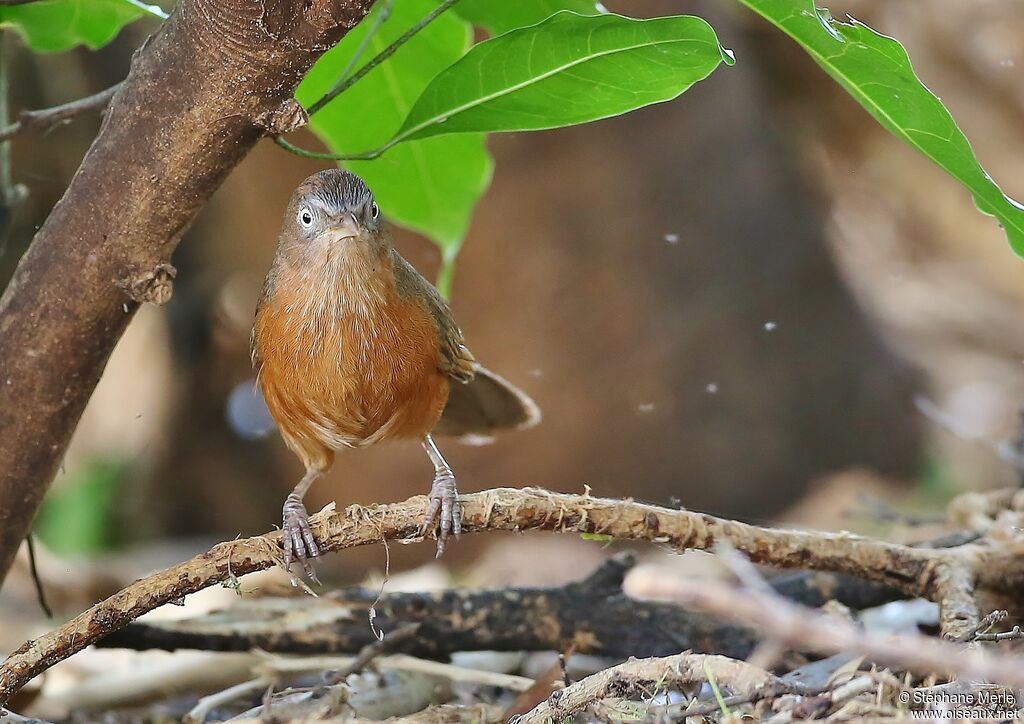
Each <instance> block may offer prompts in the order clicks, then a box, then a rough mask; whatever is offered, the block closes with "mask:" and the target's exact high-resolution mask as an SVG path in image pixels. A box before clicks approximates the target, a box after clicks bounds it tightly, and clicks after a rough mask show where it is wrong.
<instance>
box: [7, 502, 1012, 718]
mask: <svg viewBox="0 0 1024 724" xmlns="http://www.w3.org/2000/svg"><path fill="white" fill-rule="evenodd" d="M460 500H461V502H462V505H463V531H464V532H466V533H475V532H482V531H486V530H530V529H535V530H550V531H567V532H574V533H576V532H578V533H601V534H605V535H609V536H611V537H612V538H615V539H621V540H646V541H652V542H657V543H660V544H667V545H670V546H673V547H675V548H677V549H679V550H686V549H690V548H694V549H700V550H713V549H714V548H715V547H716V545H717V544H718V542H719V541H727V542H728V543H730V544H731V545H732V547H733V548H735V549H736V550H738V551H740V552H742V553H744V554H746V555H747V556H749V557H750V558H751V560H753V561H755V562H758V563H766V564H769V565H774V566H779V567H784V568H819V569H826V570H835V571H839V572H844V573H850V574H853V575H856V576H860V577H863V578H866V579H869V580H873V581H876V582H879V583H884V584H887V585H891V586H893V587H895V588H898V589H900V590H901V591H903V592H904V593H907V594H910V595H923V596H927V597H930V598H932V599H933V600H934V599H935V598H937V597H939V596H941V597H948V596H949V595H950V587H949V585H948V584H947V583H945V582H944V583H941V584H940V583H939V582H938V581H937V580H936V579H937V577H938V578H942V576H940V575H939V574H941V573H942V572H943V571H947V570H950V569H953V568H956V567H957V566H966V565H973V566H978V567H981V568H984V569H985V572H986V574H987V575H986V576H985V577H986V578H988V579H989V582H990V584H991V585H992V586H998V587H1002V586H1014V585H1016V582H1019V581H1020V580H1021V576H1022V568H1024V559H1022V557H1021V556H1020V555H1018V554H1017V552H1016V551H1015V546H1014V545H1011V544H1009V543H1008V542H1007V541H1000V542H999V545H989V544H983V543H978V544H967V545H963V546H960V547H958V548H951V549H942V550H934V549H919V548H910V547H907V546H902V545H898V544H893V543H885V542H882V541H876V540H871V539H869V538H862V537H860V536H855V535H851V534H848V533H838V534H834V533H822V532H812V531H800V530H774V529H770V528H760V527H757V526H752V525H746V524H744V523H736V522H733V521H729V520H722V519H720V518H715V517H714V516H710V515H706V514H703V513H694V512H691V511H687V510H671V509H668V508H660V507H657V506H653V505H644V504H641V503H635V502H633V501H630V500H625V501H623V500H609V499H605V498H593V497H591V496H589V495H566V494H558V493H551V492H548V491H546V490H541V489H538V488H527V489H523V490H518V489H513V488H498V489H494V490H486V491H483V492H480V493H473V494H471V495H464V496H462V497H461V498H460ZM426 504H427V501H426V498H425V497H423V496H415V497H413V498H410V499H409V500H406V501H405V502H402V503H395V504H392V505H377V506H372V507H369V508H364V507H362V506H350V507H349V508H347V509H345V510H344V511H342V512H340V513H339V512H336V511H335V510H334V509H333V506H328V508H326V509H324V510H322V511H320V512H319V513H317V514H316V515H315V516H313V517H312V518H311V520H310V524H311V526H312V528H313V533H314V534H315V535H316V538H317V541H319V542H320V544H321V545H320V548H321V550H322V551H324V552H327V551H336V550H341V549H344V548H351V547H354V546H360V545H367V544H369V543H376V542H379V541H380V540H381V539H398V540H415V539H417V538H418V537H419V526H420V521H421V520H422V517H423V513H424V511H425V509H426ZM280 541H281V536H280V533H277V532H275V533H269V534H267V535H265V536H257V537H254V538H246V539H242V540H237V541H231V542H227V543H220V544H218V545H216V546H214V547H213V548H212V549H210V550H209V551H208V552H206V553H204V554H202V555H199V556H196V557H195V558H193V559H192V560H190V561H186V562H184V563H181V564H179V565H177V566H173V567H171V568H168V569H166V570H163V571H160V572H158V573H155V574H153V575H151V576H149V577H147V578H144V579H142V580H139V581H136V582H135V583H133V584H132V585H130V586H129V587H128V588H125V589H124V590H122V591H120V592H119V593H117V594H115V595H113V596H111V597H110V598H108V599H107V600H105V601H102V602H100V603H98V604H96V605H95V606H93V607H92V608H90V609H89V610H87V611H85V612H84V613H82V614H80V615H79V616H77V617H75V618H74V619H72V620H71V621H69V622H67V623H66V624H64V625H63V626H61V627H60V628H58V629H56V630H54V631H51V632H49V633H47V634H45V635H43V636H40V637H39V638H38V639H35V640H33V641H29V642H27V643H26V644H25V645H24V646H22V647H21V648H20V649H19V650H18V651H16V652H14V653H13V654H12V655H11V656H9V657H8V658H7V660H6V661H4V662H3V664H2V665H0V705H2V704H3V702H5V701H6V700H7V699H8V698H9V697H10V696H11V695H12V694H14V693H15V692H16V691H17V690H18V689H19V688H21V686H23V685H24V684H25V682H27V681H28V680H29V679H31V678H32V677H34V676H36V675H37V674H39V673H40V672H42V671H44V670H46V669H47V668H48V667H49V666H52V665H53V664H55V663H56V662H58V661H61V660H63V659H65V658H67V657H68V656H71V655H72V654H74V653H75V652H77V651H80V650H81V649H83V648H85V647H86V646H88V645H89V644H91V643H93V642H95V641H96V640H98V639H99V638H101V637H103V636H105V635H106V634H109V633H110V632H112V631H115V630H117V629H119V628H122V627H123V626H125V625H126V624H128V623H129V622H130V621H133V620H135V619H136V618H138V617H139V616H141V615H142V614H144V613H146V612H147V611H151V610H153V609H154V608H156V607H157V606H161V605H163V604H165V603H168V602H170V601H173V600H176V599H179V598H181V597H182V596H184V595H186V594H189V593H195V592H196V591H198V590H200V589H203V588H206V587H208V586H212V585H215V584H217V583H220V582H221V581H224V580H226V579H227V578H228V577H229V576H232V575H234V576H240V575H243V574H246V573H251V572H253V571H257V570H262V569H265V568H269V567H270V566H272V565H277V564H279V563H280V562H281V550H280ZM954 578H955V577H954ZM979 578H980V577H979ZM943 581H945V579H943ZM1000 590H1007V589H1006V588H1000Z"/></svg>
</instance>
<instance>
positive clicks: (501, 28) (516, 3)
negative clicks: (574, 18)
mask: <svg viewBox="0 0 1024 724" xmlns="http://www.w3.org/2000/svg"><path fill="white" fill-rule="evenodd" d="M559 10H572V11H573V12H575V13H579V14H580V15H599V14H600V13H603V12H605V10H604V9H603V8H602V7H601V6H600V5H599V4H598V3H596V2H594V0H511V1H510V0H504V2H502V1H501V0H499V1H498V2H495V0H462V1H461V2H460V3H459V4H458V5H456V6H455V12H457V13H458V14H459V15H461V16H462V17H464V18H465V19H466V20H468V21H469V22H471V23H473V24H474V25H479V26H480V27H482V28H484V29H486V30H487V32H489V33H490V34H491V35H500V34H502V33H507V32H508V31H509V30H514V29H516V28H525V27H526V26H528V25H536V24H537V23H539V22H540V21H541V20H546V19H547V18H549V17H551V16H552V15H554V14H555V13H557V12H558V11H559Z"/></svg>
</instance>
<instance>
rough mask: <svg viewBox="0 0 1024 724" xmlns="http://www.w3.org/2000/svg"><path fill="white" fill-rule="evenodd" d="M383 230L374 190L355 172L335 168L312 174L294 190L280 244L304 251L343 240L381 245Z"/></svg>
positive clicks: (325, 247) (324, 248)
mask: <svg viewBox="0 0 1024 724" xmlns="http://www.w3.org/2000/svg"><path fill="white" fill-rule="evenodd" d="M382 232H383V220H382V219H381V217H380V208H379V207H378V206H377V202H376V201H375V200H374V198H373V192H372V191H370V189H369V187H368V186H367V185H366V183H365V182H364V181H363V180H362V179H361V178H359V177H358V176H356V175H355V174H354V173H352V172H350V171H344V170H341V169H337V168H333V169H326V170H324V171H319V172H318V173H315V174H313V175H312V176H310V177H309V178H307V179H306V180H305V181H303V182H302V183H301V184H299V187H298V188H297V189H296V190H295V193H294V194H292V198H291V201H290V203H289V204H288V209H287V211H285V216H284V224H283V227H282V229H281V245H282V249H284V248H285V247H289V251H292V252H299V253H303V255H305V254H308V253H310V252H313V253H316V252H325V251H329V250H331V249H334V248H337V247H338V246H339V245H344V244H356V245H369V246H378V245H380V244H381V243H383V233H382Z"/></svg>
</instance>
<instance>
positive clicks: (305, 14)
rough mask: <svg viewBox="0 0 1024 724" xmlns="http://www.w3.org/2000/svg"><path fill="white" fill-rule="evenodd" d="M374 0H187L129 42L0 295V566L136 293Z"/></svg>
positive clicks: (157, 275)
mask: <svg viewBox="0 0 1024 724" xmlns="http://www.w3.org/2000/svg"><path fill="white" fill-rule="evenodd" d="M372 1H373V0H182V2H180V3H178V5H177V6H176V7H175V9H174V11H173V12H172V13H171V16H170V18H169V19H168V20H167V21H166V22H164V23H163V24H162V25H161V26H160V29H159V30H158V31H157V32H156V34H155V35H154V36H152V38H150V40H149V41H148V42H147V43H145V44H144V45H143V47H142V48H141V49H140V50H139V51H138V52H137V53H136V55H135V58H134V59H133V62H132V67H131V70H130V71H129V73H128V77H127V78H126V79H125V81H124V82H123V84H122V85H121V86H120V87H119V88H118V89H117V91H116V93H115V95H114V97H113V99H112V101H111V103H110V106H109V109H108V111H107V114H106V116H105V117H104V122H103V124H102V127H101V129H100V132H99V134H98V135H97V137H96V140H95V141H94V142H93V144H92V147H91V148H90V149H89V152H88V153H87V154H86V156H85V158H84V160H83V161H82V165H81V167H80V168H79V169H78V172H77V173H76V174H75V176H74V179H73V180H72V182H71V185H70V186H69V187H68V190H67V192H66V193H65V194H64V196H63V198H62V199H61V200H60V201H59V202H58V203H57V205H56V206H55V207H54V209H53V211H52V212H51V213H50V216H49V218H48V219H47V220H46V223H45V224H43V226H42V228H41V229H40V230H39V232H38V233H37V234H36V236H35V238H34V239H33V241H32V245H31V247H30V248H29V250H28V252H27V253H26V254H25V255H24V257H22V259H21V262H20V263H19V265H18V268H17V270H16V271H15V274H14V277H13V279H12V280H11V283H10V285H9V286H8V287H7V289H6V291H5V292H4V294H3V297H2V298H0V430H2V431H3V435H0V577H2V576H3V575H5V574H6V572H7V570H8V568H9V567H10V564H11V561H12V560H13V558H14V554H15V551H16V550H17V548H18V546H19V544H20V543H21V541H22V540H24V538H25V535H26V534H27V533H28V530H29V527H30V524H31V521H32V519H33V517H34V516H35V513H36V510H37V509H38V507H39V503H40V501H41V500H42V498H43V494H44V493H45V491H46V489H47V487H48V486H49V484H50V481H51V480H52V479H53V476H54V473H55V472H56V470H57V466H58V465H59V463H60V460H61V459H62V458H63V455H64V451H65V449H66V447H67V444H68V440H69V439H70V437H71V433H72V431H73V430H74V428H75V425H76V424H77V423H78V419H79V417H80V416H81V413H82V410H83V409H84V407H85V403H86V401H87V400H88V399H89V396H90V394H91V393H92V390H93V388H94V387H95V385H96V383H97V381H98V380H99V377H100V374H101V373H102V372H103V367H104V365H105V364H106V361H107V358H108V357H109V355H110V352H111V350H112V349H113V347H114V345H115V343H116V342H117V340H118V339H119V338H120V336H121V334H122V332H123V331H124V329H125V327H126V326H127V324H128V322H129V320H130V319H131V317H132V315H133V313H134V311H135V310H136V309H137V307H138V305H139V304H141V303H144V302H154V303H159V302H163V301H166V300H167V298H168V297H169V296H170V291H171V280H172V279H173V276H174V274H173V267H171V266H170V257H171V253H172V252H173V251H174V248H175V247H176V246H177V244H178V242H179V241H180V240H181V237H182V235H183V234H184V232H185V230H186V229H187V228H188V226H189V224H190V223H191V222H192V220H193V219H194V218H195V216H196V214H197V213H198V212H199V210H200V209H201V208H202V207H203V205H204V204H205V203H206V201H207V200H208V199H209V197H210V196H211V195H212V194H213V192H214V191H215V190H216V189H217V187H218V186H219V185H220V183H221V182H222V181H223V180H224V178H225V176H227V174H228V172H229V171H230V170H231V169H232V168H234V166H235V165H236V164H237V163H238V162H239V161H241V159H242V158H243V157H244V156H245V155H246V154H247V153H248V152H249V150H250V149H251V148H252V147H253V146H254V145H255V144H256V142H257V141H258V140H259V139H260V138H262V137H263V136H265V135H268V134H269V135H276V134H280V133H284V132H287V131H289V130H292V129H294V128H296V127H297V126H299V125H301V124H302V123H303V122H304V121H305V114H304V112H303V111H302V109H301V108H300V107H299V106H298V104H297V103H295V101H294V100H293V98H292V95H293V93H294V90H295V87H296V86H297V85H298V83H299V81H300V80H301V79H302V77H303V76H304V75H305V73H306V71H307V70H308V69H309V68H310V67H311V66H312V65H313V63H314V62H315V61H316V59H317V58H318V57H319V56H320V55H321V54H322V53H323V52H324V51H325V50H327V49H328V48H329V47H331V45H332V44H334V43H335V42H337V40H338V39H339V38H340V37H341V36H342V35H344V33H345V32H346V30H347V29H348V28H351V27H352V26H354V25H355V24H356V23H357V22H358V21H359V20H360V19H362V17H363V16H364V15H365V14H366V13H367V11H368V10H369V8H370V6H371V5H372Z"/></svg>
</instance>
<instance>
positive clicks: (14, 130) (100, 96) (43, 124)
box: [0, 83, 121, 141]
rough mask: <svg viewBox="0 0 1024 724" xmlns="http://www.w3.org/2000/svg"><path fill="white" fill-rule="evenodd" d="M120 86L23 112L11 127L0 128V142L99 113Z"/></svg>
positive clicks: (40, 131) (41, 131)
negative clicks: (78, 117) (68, 101)
mask: <svg viewBox="0 0 1024 724" xmlns="http://www.w3.org/2000/svg"><path fill="white" fill-rule="evenodd" d="M120 87H121V84H120V83H118V84H117V85H112V86H110V87H109V88H107V89H106V90H102V91H100V92H99V93H95V94H93V95H91V96H86V97H85V98H79V99H78V100H75V101H71V102H70V103H65V104H63V105H59V106H54V107H53V108H40V109H37V110H25V111H22V112H21V113H19V114H18V120H17V121H15V122H14V123H12V124H11V125H9V126H7V127H5V128H0V141H6V140H9V139H11V138H14V137H15V136H17V135H18V134H19V133H28V132H32V133H43V132H45V131H48V130H49V129H51V128H53V127H54V126H56V125H57V124H58V123H61V122H62V121H66V120H69V119H71V118H74V117H75V116H80V115H82V114H83V113H88V112H89V111H101V110H103V109H104V108H106V107H107V105H109V104H110V100H111V99H112V98H113V97H114V94H115V93H117V89H118V88H120Z"/></svg>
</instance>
